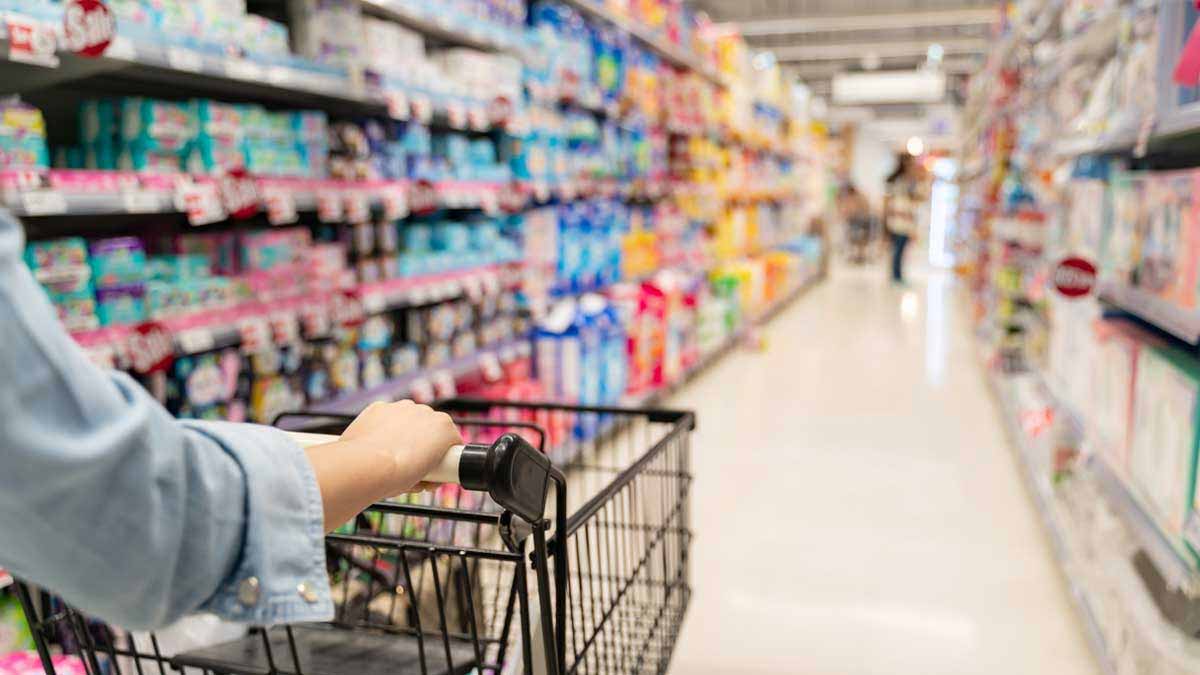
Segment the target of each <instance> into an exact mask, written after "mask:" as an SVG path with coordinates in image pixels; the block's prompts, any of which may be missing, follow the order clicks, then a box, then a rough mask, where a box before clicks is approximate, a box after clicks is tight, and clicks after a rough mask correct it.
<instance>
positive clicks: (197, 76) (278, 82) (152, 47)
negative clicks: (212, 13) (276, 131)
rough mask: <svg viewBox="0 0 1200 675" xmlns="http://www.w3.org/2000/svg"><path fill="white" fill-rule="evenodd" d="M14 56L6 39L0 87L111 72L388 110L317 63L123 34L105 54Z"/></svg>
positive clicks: (211, 89) (0, 42) (30, 86)
mask: <svg viewBox="0 0 1200 675" xmlns="http://www.w3.org/2000/svg"><path fill="white" fill-rule="evenodd" d="M6 34H7V33H5V35H6ZM8 54H9V43H8V41H7V40H6V39H0V55H3V56H0V93H28V92H30V91H36V90H38V89H42V88H46V87H51V86H55V85H61V84H65V83H69V82H74V81H77V80H81V79H85V78H89V79H91V78H105V79H116V80H120V81H125V82H134V83H136V84H138V85H141V86H143V87H145V86H157V87H161V88H169V90H171V91H173V92H174V93H175V94H176V95H178V94H180V93H186V94H195V95H213V96H219V97H221V98H223V99H228V98H243V99H247V100H253V101H256V102H259V103H274V104H279V105H288V106H291V107H313V108H320V109H322V110H329V111H332V112H346V113H353V114H363V115H366V114H370V115H374V114H380V115H382V114H386V113H387V105H386V104H385V102H384V101H382V100H378V99H375V98H373V97H371V96H369V95H367V94H366V93H365V92H363V91H362V87H361V86H356V85H355V84H354V83H353V82H352V81H351V79H350V77H349V76H348V75H346V74H345V73H336V74H335V72H334V71H331V70H329V69H327V68H325V67H316V66H315V65H314V67H313V68H312V69H307V68H305V69H302V68H297V67H293V66H287V65H268V64H263V63H259V62H255V61H251V60H248V59H243V58H241V57H236V56H227V55H224V54H218V53H212V52H208V51H201V50H198V49H190V48H187V47H181V46H167V45H163V44H151V43H144V42H135V41H133V40H131V39H129V38H127V37H122V36H117V38H116V39H114V40H113V42H112V44H111V45H109V48H108V50H107V51H106V52H105V55H104V56H102V57H98V58H85V57H81V56H77V55H75V54H72V53H69V52H59V53H58V54H57V59H58V64H57V65H56V66H44V65H34V64H26V63H21V62H17V61H14V60H12V59H10V58H9V57H8Z"/></svg>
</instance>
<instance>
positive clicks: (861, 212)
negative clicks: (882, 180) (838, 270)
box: [838, 183, 871, 265]
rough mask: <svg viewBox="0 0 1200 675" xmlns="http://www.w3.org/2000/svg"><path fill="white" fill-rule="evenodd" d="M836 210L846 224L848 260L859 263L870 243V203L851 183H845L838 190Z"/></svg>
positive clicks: (865, 257) (864, 257) (862, 259)
mask: <svg viewBox="0 0 1200 675" xmlns="http://www.w3.org/2000/svg"><path fill="white" fill-rule="evenodd" d="M838 211H839V212H840V213H841V216H842V220H843V222H845V224H846V242H847V244H848V249H849V255H850V261H851V262H853V263H854V264H856V265H861V264H862V263H863V262H865V261H866V259H867V248H868V247H869V246H870V245H871V205H870V204H868V203H867V198H866V197H865V196H863V194H862V193H861V192H859V191H858V188H856V187H854V184H853V183H846V184H845V185H843V186H842V189H841V190H839V191H838Z"/></svg>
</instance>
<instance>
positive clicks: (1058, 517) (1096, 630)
mask: <svg viewBox="0 0 1200 675" xmlns="http://www.w3.org/2000/svg"><path fill="white" fill-rule="evenodd" d="M985 376H986V378H987V384H988V389H989V391H990V392H991V393H992V396H993V399H994V400H995V402H996V405H997V407H998V408H999V409H1000V413H1001V418H1002V420H1001V421H1002V424H1003V427H1004V430H1005V434H1006V435H1007V436H1008V440H1009V444H1010V446H1011V448H1012V451H1013V455H1014V459H1015V460H1016V462H1017V464H1018V471H1019V473H1020V474H1021V477H1022V478H1023V479H1024V482H1025V487H1026V488H1027V489H1028V491H1029V494H1030V495H1031V496H1032V497H1033V501H1034V503H1035V505H1036V507H1037V511H1038V515H1039V516H1040V517H1041V520H1042V525H1043V529H1044V530H1045V532H1046V534H1047V535H1048V537H1049V539H1050V543H1051V545H1052V548H1053V549H1054V554H1055V557H1056V558H1057V559H1058V562H1059V567H1060V568H1061V569H1062V570H1063V577H1064V580H1065V581H1066V583H1067V585H1068V587H1069V588H1070V591H1071V598H1072V600H1073V601H1074V603H1075V607H1076V609H1077V610H1078V612H1079V615H1080V617H1081V618H1082V619H1083V622H1084V625H1085V628H1086V632H1087V635H1088V641H1089V643H1090V644H1091V646H1092V650H1093V652H1094V653H1095V655H1096V658H1097V659H1098V661H1099V662H1100V664H1101V665H1102V667H1103V669H1104V672H1106V673H1109V674H1110V675H1115V673H1117V667H1116V664H1115V663H1114V662H1113V660H1112V653H1111V652H1110V650H1109V647H1108V642H1107V640H1105V637H1104V632H1103V631H1102V629H1101V626H1100V622H1099V620H1098V618H1097V611H1096V609H1095V608H1094V607H1093V604H1092V600H1091V598H1090V596H1089V595H1088V592H1087V591H1088V589H1087V588H1086V587H1084V586H1083V585H1082V584H1081V583H1080V581H1079V578H1078V577H1077V576H1076V575H1074V574H1072V569H1073V568H1074V566H1075V565H1076V560H1075V555H1076V554H1075V553H1074V552H1073V550H1074V548H1075V547H1074V546H1072V545H1071V544H1070V542H1069V539H1068V538H1069V537H1070V536H1071V534H1070V530H1069V526H1068V525H1067V523H1065V522H1064V521H1063V516H1062V514H1061V513H1060V511H1059V509H1058V508H1057V506H1056V504H1055V496H1054V494H1053V489H1052V487H1051V485H1050V482H1049V479H1048V477H1047V476H1044V475H1039V473H1038V471H1037V470H1036V469H1035V464H1034V460H1033V458H1032V455H1033V453H1034V450H1033V449H1032V448H1030V447H1029V443H1028V442H1027V441H1026V438H1027V437H1026V434H1025V433H1024V432H1023V431H1022V429H1021V428H1020V427H1019V426H1018V419H1019V416H1018V410H1017V408H1016V402H1015V401H1014V400H1013V394H1012V387H1013V384H1012V383H1013V381H1014V380H1015V378H1014V377H1012V376H1004V375H1000V374H998V373H995V372H994V371H991V370H990V369H988V370H987V371H986V373H985ZM1024 377H1031V376H1028V375H1026V376H1024Z"/></svg>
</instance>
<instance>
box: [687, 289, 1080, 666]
mask: <svg viewBox="0 0 1200 675" xmlns="http://www.w3.org/2000/svg"><path fill="white" fill-rule="evenodd" d="M914 267H917V266H914ZM965 314H966V313H965V312H962V311H960V306H959V303H958V298H957V293H956V282H954V281H953V280H952V279H951V277H950V275H949V274H947V273H944V272H929V273H928V274H926V273H925V272H923V271H921V270H920V269H914V270H912V274H911V275H910V285H909V286H908V287H905V288H897V287H893V286H890V285H889V283H888V281H887V280H886V270H884V269H881V268H880V267H848V266H847V267H840V268H839V267H837V266H835V267H834V269H833V270H832V271H831V273H830V278H829V279H828V280H827V281H826V282H825V283H823V284H821V285H820V286H817V287H816V288H814V289H813V290H812V291H811V292H809V293H808V295H806V296H805V298H804V299H803V301H801V302H799V303H797V304H795V305H792V306H791V307H790V308H788V309H786V310H784V311H783V312H782V313H781V314H780V315H779V316H778V318H776V319H775V320H774V321H772V322H771V323H768V324H767V325H766V326H765V328H764V329H763V332H764V334H765V336H766V338H767V340H768V342H769V344H770V346H769V348H768V349H767V350H766V351H764V352H750V351H745V350H741V351H739V352H737V354H736V355H734V356H732V357H730V358H728V359H725V360H723V361H721V362H719V363H717V364H716V365H715V366H714V367H713V368H712V369H711V370H710V371H709V372H708V373H707V374H706V375H705V376H704V377H702V378H699V379H697V380H696V381H695V382H694V383H693V384H692V385H690V386H689V387H687V388H686V389H684V390H682V391H680V392H679V393H678V394H677V395H675V396H673V397H671V398H670V399H668V400H667V401H666V403H667V405H670V406H673V407H685V408H689V409H693V410H695V411H696V413H697V419H698V420H700V421H701V422H700V424H699V426H698V427H697V430H696V435H695V438H694V441H693V444H694V445H693V450H694V453H693V466H694V471H695V474H696V482H695V485H694V488H693V493H692V517H693V521H694V523H695V533H696V535H695V542H696V546H695V548H694V551H693V559H692V565H693V569H692V574H693V578H694V579H696V580H697V584H696V586H697V592H696V593H695V594H694V596H693V605H692V610H691V611H690V612H689V614H688V618H687V620H686V622H685V625H684V631H683V633H682V635H681V637H680V644H679V653H678V656H677V657H676V661H675V663H674V664H673V669H672V671H671V672H679V673H688V674H689V675H690V674H695V675H710V674H711V675H717V674H720V673H734V672H789V673H791V672H804V673H808V672H811V673H929V674H933V675H941V674H945V675H951V674H960V673H1018V672H1019V673H1059V674H1061V675H1075V674H1078V675H1091V674H1092V673H1096V672H1097V668H1096V667H1095V665H1094V659H1093V658H1092V655H1091V653H1090V651H1089V649H1088V643H1087V641H1086V639H1085V637H1084V632H1083V629H1082V625H1081V624H1082V622H1081V621H1079V620H1078V619H1077V618H1076V616H1075V614H1074V612H1073V611H1072V607H1071V600H1070V596H1069V593H1068V590H1067V586H1066V584H1065V583H1064V581H1063V579H1062V576H1061V574H1060V573H1059V570H1058V569H1057V568H1056V565H1055V562H1054V558H1053V554H1052V550H1051V547H1050V546H1049V545H1048V542H1047V540H1046V538H1045V537H1044V536H1043V535H1042V533H1041V532H1040V521H1039V519H1038V515H1037V511H1036V510H1035V509H1034V508H1033V507H1032V505H1031V502H1030V501H1029V500H1028V499H1027V497H1026V494H1025V491H1024V489H1023V487H1022V479H1021V477H1020V474H1019V472H1018V469H1019V465H1017V464H1016V463H1014V462H1013V459H1012V456H1011V454H1010V452H1009V447H1008V443H1007V442H1006V439H1005V436H1004V430H1003V427H1002V425H1001V424H1000V422H999V420H998V419H997V416H996V414H995V409H994V406H993V405H992V402H991V400H990V399H989V396H988V391H987V388H986V386H985V384H984V380H983V378H981V377H980V374H979V369H978V368H977V366H976V359H977V349H976V348H975V345H974V340H973V338H972V336H971V333H970V323H969V321H968V320H967V318H966V316H965ZM816 383H819V384H816ZM733 392H736V395H733ZM781 458H782V459H781ZM749 475H753V476H755V478H754V480H753V481H750V482H747V480H746V476H749ZM731 504H736V505H737V506H736V508H732V507H731V506H730V505H731ZM780 513H783V514H786V515H785V516H784V517H780V516H779V514H780ZM733 533H736V538H733Z"/></svg>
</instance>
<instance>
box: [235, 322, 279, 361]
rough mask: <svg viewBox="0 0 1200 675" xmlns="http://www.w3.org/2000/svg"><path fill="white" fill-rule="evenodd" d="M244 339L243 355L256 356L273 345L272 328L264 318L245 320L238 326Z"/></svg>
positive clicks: (239, 333) (239, 332)
mask: <svg viewBox="0 0 1200 675" xmlns="http://www.w3.org/2000/svg"><path fill="white" fill-rule="evenodd" d="M238 335H239V336H240V337H241V338H242V353H244V354H255V353H258V352H261V351H263V350H264V349H266V348H267V347H269V346H270V345H271V327H270V325H268V324H267V321H266V320H265V319H263V318H262V317H254V318H250V319H244V320H243V321H242V322H241V323H239V324H238Z"/></svg>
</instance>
